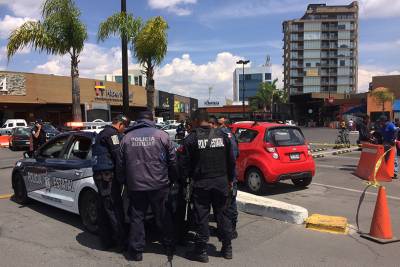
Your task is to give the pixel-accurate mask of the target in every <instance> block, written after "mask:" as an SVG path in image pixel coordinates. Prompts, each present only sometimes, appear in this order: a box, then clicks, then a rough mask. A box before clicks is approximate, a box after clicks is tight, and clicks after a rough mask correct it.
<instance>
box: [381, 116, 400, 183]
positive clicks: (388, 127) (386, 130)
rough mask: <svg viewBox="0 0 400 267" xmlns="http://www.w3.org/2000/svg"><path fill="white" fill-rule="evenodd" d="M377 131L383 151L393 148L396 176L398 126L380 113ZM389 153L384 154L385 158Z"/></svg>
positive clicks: (397, 164)
mask: <svg viewBox="0 0 400 267" xmlns="http://www.w3.org/2000/svg"><path fill="white" fill-rule="evenodd" d="M379 131H380V134H381V136H382V144H383V146H384V148H385V151H388V150H389V149H393V150H394V154H395V157H394V177H393V178H397V176H398V173H399V163H398V158H397V151H396V139H397V133H398V128H397V127H396V126H395V125H394V123H392V122H391V121H390V120H389V119H388V118H387V117H386V116H384V115H382V116H381V117H380V118H379ZM389 155H390V153H387V154H386V160H387V159H388V157H389Z"/></svg>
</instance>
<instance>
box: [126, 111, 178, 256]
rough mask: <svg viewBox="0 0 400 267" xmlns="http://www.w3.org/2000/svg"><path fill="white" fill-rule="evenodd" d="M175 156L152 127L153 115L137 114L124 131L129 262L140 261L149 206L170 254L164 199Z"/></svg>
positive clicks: (170, 236) (170, 231) (169, 227)
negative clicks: (135, 121) (133, 122)
mask: <svg viewBox="0 0 400 267" xmlns="http://www.w3.org/2000/svg"><path fill="white" fill-rule="evenodd" d="M175 156H176V155H175V148H174V145H173V144H172V142H171V140H170V138H169V135H168V134H167V133H166V132H164V131H162V130H159V129H157V128H156V126H155V123H154V121H153V113H152V112H151V111H143V112H141V113H140V114H139V118H138V120H137V123H136V124H135V125H134V126H132V127H131V128H129V129H128V130H127V131H126V135H125V136H124V138H123V139H122V142H121V163H122V165H121V166H120V168H121V176H122V177H123V179H125V184H126V185H127V188H128V197H129V208H128V214H129V216H130V233H129V248H128V259H130V260H134V261H141V260H142V259H143V255H142V253H143V251H144V247H145V245H146V239H145V227H144V220H145V216H146V213H147V210H148V207H149V206H151V210H152V212H153V214H154V217H155V221H156V224H157V227H158V228H159V230H160V231H161V232H162V233H163V244H164V246H165V249H166V254H167V255H168V256H169V257H172V255H173V252H174V240H173V225H172V218H171V213H170V211H169V210H168V209H167V200H168V196H169V186H170V183H171V180H173V179H176V158H175Z"/></svg>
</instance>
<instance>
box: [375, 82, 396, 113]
mask: <svg viewBox="0 0 400 267" xmlns="http://www.w3.org/2000/svg"><path fill="white" fill-rule="evenodd" d="M372 97H373V98H375V100H376V102H378V103H379V104H381V105H382V113H384V112H385V103H386V102H388V101H389V102H390V103H392V102H393V99H394V95H393V93H392V92H390V91H389V90H388V89H387V88H385V87H379V88H376V89H375V90H374V91H373V92H372Z"/></svg>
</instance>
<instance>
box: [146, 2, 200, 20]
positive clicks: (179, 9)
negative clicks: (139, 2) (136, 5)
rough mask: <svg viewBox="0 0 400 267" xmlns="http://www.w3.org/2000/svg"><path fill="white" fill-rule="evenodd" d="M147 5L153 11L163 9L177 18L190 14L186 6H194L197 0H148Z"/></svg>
mask: <svg viewBox="0 0 400 267" xmlns="http://www.w3.org/2000/svg"><path fill="white" fill-rule="evenodd" d="M148 3H149V6H150V7H151V8H153V9H165V10H167V11H168V12H171V13H174V14H176V15H178V16H187V15H190V14H191V13H192V11H191V10H190V9H189V8H187V6H188V5H193V4H196V3H197V0H148Z"/></svg>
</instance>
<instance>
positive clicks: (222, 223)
mask: <svg viewBox="0 0 400 267" xmlns="http://www.w3.org/2000/svg"><path fill="white" fill-rule="evenodd" d="M192 117H193V118H192V124H193V128H194V131H192V133H191V134H190V135H189V136H187V137H186V138H185V140H184V142H183V148H184V158H183V160H182V164H183V171H184V176H185V177H193V180H194V184H193V203H194V220H195V224H196V228H197V233H198V238H197V240H196V246H195V248H194V250H193V251H190V252H188V253H187V256H188V258H189V259H191V260H195V261H199V262H204V263H206V262H208V254H207V242H208V239H209V227H208V217H209V215H210V206H211V205H212V207H213V211H214V215H215V217H216V221H217V226H218V229H220V232H221V240H222V249H221V254H222V256H223V257H224V258H226V259H232V245H231V235H232V225H231V222H230V220H229V219H228V218H227V216H226V214H225V213H224V209H225V207H226V204H227V200H228V194H229V190H230V189H231V187H232V182H233V179H234V173H233V172H232V170H234V168H235V159H234V156H233V151H232V149H231V145H230V141H229V139H228V137H227V136H226V134H224V133H223V132H222V131H221V130H220V129H212V128H211V127H210V124H209V117H208V113H207V112H204V111H200V110H196V111H195V112H194V113H193V114H192Z"/></svg>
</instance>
